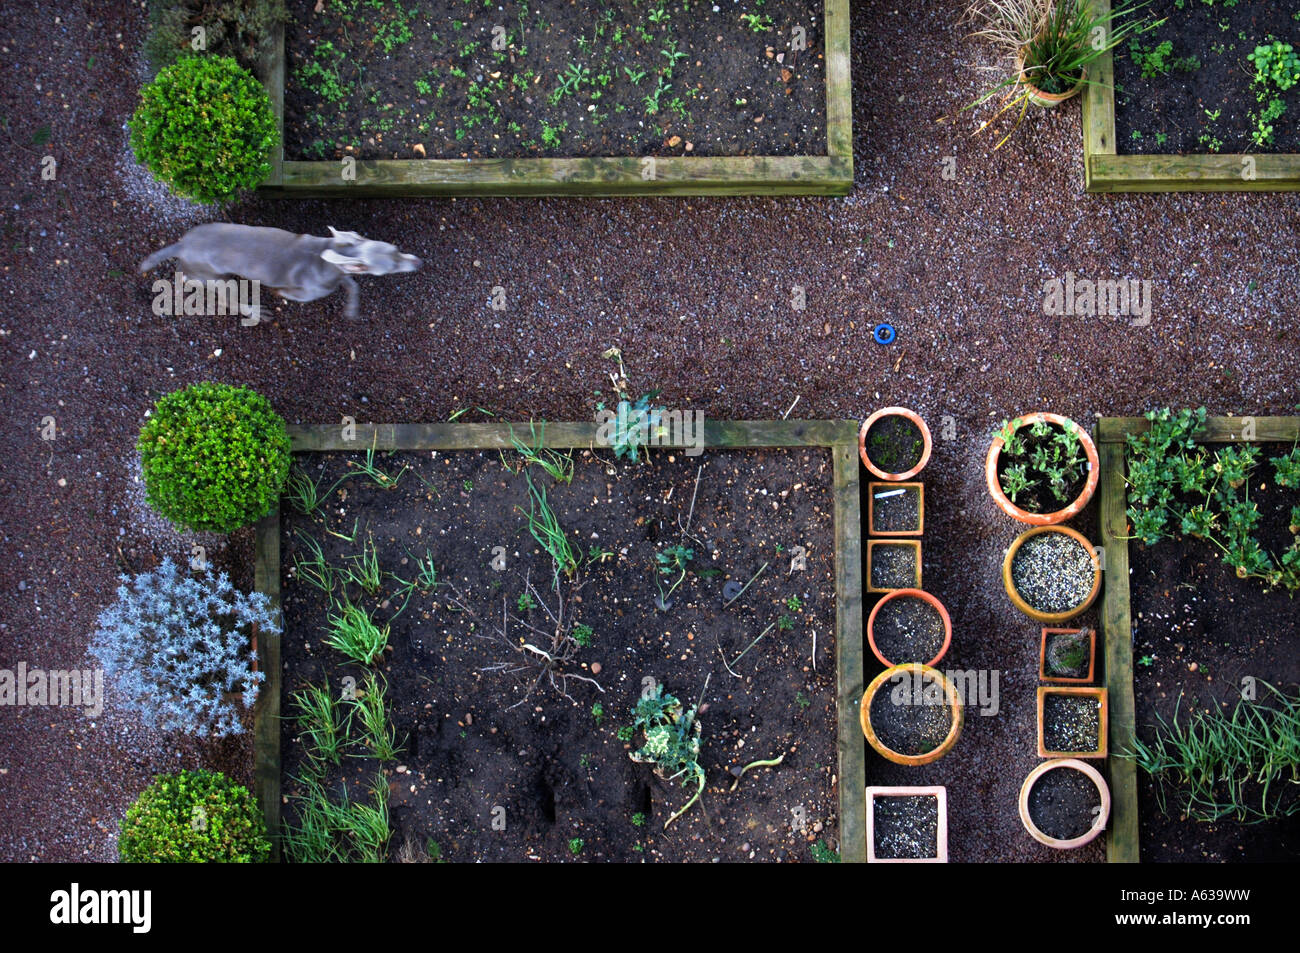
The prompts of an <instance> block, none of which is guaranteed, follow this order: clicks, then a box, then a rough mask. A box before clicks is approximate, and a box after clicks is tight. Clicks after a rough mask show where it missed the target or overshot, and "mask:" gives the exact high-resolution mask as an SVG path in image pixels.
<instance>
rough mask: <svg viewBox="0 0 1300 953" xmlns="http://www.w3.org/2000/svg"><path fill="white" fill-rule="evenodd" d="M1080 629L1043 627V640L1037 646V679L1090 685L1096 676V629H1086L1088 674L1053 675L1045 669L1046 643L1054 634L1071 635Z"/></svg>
mask: <svg viewBox="0 0 1300 953" xmlns="http://www.w3.org/2000/svg"><path fill="white" fill-rule="evenodd" d="M1079 631H1080V629H1068V628H1067V629H1051V628H1047V627H1044V628H1043V640H1042V642H1041V643H1040V644H1039V646H1038V680H1039V681H1040V682H1067V683H1074V684H1078V685H1091V684H1092V683H1093V681H1094V680H1095V679H1096V677H1097V630H1096V629H1093V628H1089V629H1088V674H1087V675H1084V676H1082V677H1070V676H1066V675H1053V674H1051V673H1050V672H1048V670H1047V643H1048V641H1050V640H1051V637H1052V636H1054V635H1073V634H1075V633H1077V632H1079Z"/></svg>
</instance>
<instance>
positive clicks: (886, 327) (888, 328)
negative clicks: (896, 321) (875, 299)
mask: <svg viewBox="0 0 1300 953" xmlns="http://www.w3.org/2000/svg"><path fill="white" fill-rule="evenodd" d="M871 336H872V337H873V338H875V339H876V343H877V344H893V343H894V338H896V337H897V336H898V334H897V333H896V332H895V331H894V326H893V325H892V324H877V325H876V327H875V330H873V331H872V332H871Z"/></svg>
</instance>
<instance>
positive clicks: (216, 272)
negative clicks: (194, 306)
mask: <svg viewBox="0 0 1300 953" xmlns="http://www.w3.org/2000/svg"><path fill="white" fill-rule="evenodd" d="M168 258H175V259H176V263H177V268H178V270H179V271H180V272H182V273H183V274H184V275H185V276H186V277H187V278H197V279H199V280H203V281H210V280H215V279H223V278H228V277H231V276H235V277H239V278H247V279H249V280H251V281H257V282H260V283H261V284H262V285H264V286H265V287H266V288H268V289H270V290H271V291H273V292H275V293H276V294H278V295H279V296H280V297H282V298H287V299H288V300H290V301H315V300H316V299H317V298H323V297H325V296H326V295H328V294H331V293H333V292H334V290H335V289H337V288H338V286H339V285H343V287H345V288H346V289H347V292H348V301H347V316H348V317H349V318H355V317H356V316H357V313H358V303H359V297H360V295H359V292H358V288H357V283H356V281H355V280H353V278H352V276H353V275H391V274H394V273H400V272H404V271H415V270H416V269H417V268H419V267H420V266H421V265H422V264H424V263H423V262H422V261H421V260H420V259H419V258H416V257H415V256H414V255H404V254H402V253H401V252H400V251H398V250H397V247H396V246H394V245H390V244H388V243H387V242H376V241H371V240H370V239H368V238H362V237H361V236H360V235H358V234H357V233H356V232H340V231H337V230H335V229H334V228H333V226H331V227H330V237H329V238H317V237H316V236H315V235H295V234H294V233H293V232H286V231H285V230H284V229H281V228H265V227H261V226H255V225H230V224H225V223H215V224H211V225H199V226H197V227H195V228H191V229H190V230H189V231H188V232H186V233H185V234H184V235H182V236H181V240H180V241H178V242H176V243H175V244H174V245H168V246H167V247H166V248H162V249H159V250H158V251H156V252H154V253H153V254H152V255H150V256H149V257H148V258H146V259H145V260H144V261H142V262H140V274H142V275H143V274H146V273H147V272H149V271H152V270H153V269H154V268H156V267H158V265H159V264H161V263H162V262H163V261H165V260H166V259H168Z"/></svg>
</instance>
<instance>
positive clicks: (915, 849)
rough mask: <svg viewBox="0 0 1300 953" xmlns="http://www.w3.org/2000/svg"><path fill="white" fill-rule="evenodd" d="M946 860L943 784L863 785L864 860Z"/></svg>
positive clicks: (924, 861) (907, 862)
mask: <svg viewBox="0 0 1300 953" xmlns="http://www.w3.org/2000/svg"><path fill="white" fill-rule="evenodd" d="M947 862H948V789H947V788H945V787H942V786H930V787H878V786H877V787H869V788H867V863H869V864H946V863H947Z"/></svg>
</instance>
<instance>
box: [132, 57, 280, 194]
mask: <svg viewBox="0 0 1300 953" xmlns="http://www.w3.org/2000/svg"><path fill="white" fill-rule="evenodd" d="M129 125H130V129H131V148H132V150H133V151H134V152H135V157H136V159H137V160H138V161H139V162H140V163H141V164H142V165H144V166H146V167H147V168H148V169H149V171H150V172H151V173H153V175H154V177H155V178H157V179H159V180H160V181H162V182H165V183H166V184H167V185H169V186H170V187H171V189H172V190H173V191H174V192H176V193H177V194H179V195H183V196H186V197H188V198H192V199H195V200H196V201H199V202H223V201H226V200H228V199H231V198H234V197H235V196H236V195H237V194H238V193H239V192H240V191H242V190H245V189H251V188H254V187H255V186H257V185H258V184H259V183H260V182H261V181H262V180H263V179H265V178H266V177H267V176H268V175H270V174H271V162H270V153H271V150H272V149H273V148H275V146H276V145H277V144H279V141H280V132H279V126H278V124H277V122H276V119H275V114H274V112H273V111H272V110H271V99H270V96H268V95H267V92H266V88H265V87H264V86H262V84H261V83H259V82H258V81H257V79H256V78H255V77H254V76H253V74H252V73H250V72H249V71H248V70H246V69H244V68H243V67H242V66H240V65H239V64H238V63H236V62H235V61H234V60H233V59H231V58H230V57H224V56H219V57H185V58H183V59H180V60H178V61H177V62H176V63H174V64H172V65H171V66H168V67H167V68H166V69H164V70H163V71H162V72H160V73H159V74H158V76H157V77H156V78H155V79H154V80H153V81H152V82H151V83H149V84H148V85H146V86H145V87H144V89H143V90H141V93H140V105H139V107H138V108H137V109H136V111H135V115H133V116H132V117H131V120H130V124H129Z"/></svg>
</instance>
